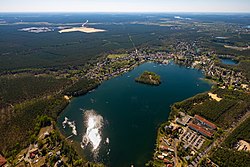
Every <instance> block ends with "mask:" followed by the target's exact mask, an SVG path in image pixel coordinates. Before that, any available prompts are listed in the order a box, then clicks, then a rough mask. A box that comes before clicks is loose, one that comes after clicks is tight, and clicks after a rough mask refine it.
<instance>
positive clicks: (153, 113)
mask: <svg viewBox="0 0 250 167" xmlns="http://www.w3.org/2000/svg"><path fill="white" fill-rule="evenodd" d="M145 70H148V71H153V72H156V73H157V74H159V75H160V76H161V80H162V84H161V85H160V86H150V85H144V84H140V83H137V82H135V81H134V79H135V78H136V77H137V76H139V75H140V74H141V73H142V72H143V71H145ZM200 78H203V74H202V73H201V72H200V71H198V70H195V69H187V68H185V67H180V66H178V65H175V64H172V63H171V64H169V65H159V64H155V63H145V64H143V65H140V66H139V67H137V68H135V69H134V70H133V71H131V72H128V73H126V74H124V75H122V76H119V77H116V78H114V79H111V80H108V81H105V82H104V83H103V84H101V85H100V86H99V87H98V88H97V89H96V90H95V91H93V92H91V93H88V94H87V95H84V96H81V97H77V98H74V99H73V100H72V102H71V103H70V104H69V106H68V107H67V108H66V109H65V111H64V112H63V113H62V114H61V115H60V117H59V119H58V123H59V127H60V129H61V130H62V132H63V133H64V134H65V135H66V136H69V135H71V130H70V129H69V128H66V129H62V126H61V123H62V121H63V120H64V117H65V116H66V117H68V118H69V119H71V120H75V121H76V124H77V131H78V136H75V137H73V138H72V139H73V140H74V141H76V142H80V141H81V138H82V135H83V133H84V132H85V131H86V127H85V126H84V124H83V111H82V110H81V109H85V110H89V109H94V110H95V111H96V113H97V114H100V115H101V116H102V117H103V118H104V120H105V121H104V122H105V125H104V127H103V129H102V138H103V139H102V142H101V145H100V150H99V154H98V155H99V156H98V157H97V158H93V154H92V153H91V151H90V148H87V149H85V150H83V152H84V153H85V155H87V158H88V159H89V160H95V161H98V162H103V163H105V164H106V165H107V166H113V167H117V166H119V167H123V166H124V167H125V166H126V167H128V166H130V165H131V164H134V165H135V166H136V167H137V166H144V164H145V163H146V162H147V161H148V160H150V159H151V158H152V154H153V151H154V146H155V141H156V132H157V128H158V127H159V125H160V124H161V123H163V122H164V121H166V120H167V119H168V115H169V112H170V105H171V104H173V103H174V102H177V101H181V100H184V99H186V98H188V97H191V96H193V95H195V94H197V93H200V92H204V91H207V90H209V89H210V88H211V85H209V84H208V83H207V82H204V81H202V80H201V79H200ZM107 137H108V138H109V139H110V143H109V144H105V139H106V138H107ZM109 149H110V154H109V153H108V152H109V151H108V150H109Z"/></svg>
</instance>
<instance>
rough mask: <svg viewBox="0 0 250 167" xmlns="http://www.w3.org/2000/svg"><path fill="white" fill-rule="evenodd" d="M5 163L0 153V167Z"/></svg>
mask: <svg viewBox="0 0 250 167" xmlns="http://www.w3.org/2000/svg"><path fill="white" fill-rule="evenodd" d="M6 163H7V160H6V159H5V158H4V157H2V156H1V155H0V167H2V166H4V165H5V164H6Z"/></svg>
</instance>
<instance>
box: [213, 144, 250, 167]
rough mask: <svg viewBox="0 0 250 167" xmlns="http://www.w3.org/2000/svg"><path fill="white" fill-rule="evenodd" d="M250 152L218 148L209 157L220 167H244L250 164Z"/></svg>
mask: <svg viewBox="0 0 250 167" xmlns="http://www.w3.org/2000/svg"><path fill="white" fill-rule="evenodd" d="M249 157H250V153H248V152H245V151H235V150H230V149H226V148H218V149H217V150H216V151H215V152H214V153H213V154H212V157H211V160H212V161H213V162H215V163H216V164H217V165H219V166H220V167H229V166H230V167H246V166H250V161H249Z"/></svg>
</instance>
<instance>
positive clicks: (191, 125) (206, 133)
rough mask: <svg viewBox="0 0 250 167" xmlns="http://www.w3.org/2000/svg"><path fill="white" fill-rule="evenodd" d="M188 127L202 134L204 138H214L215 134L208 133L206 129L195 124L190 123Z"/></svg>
mask: <svg viewBox="0 0 250 167" xmlns="http://www.w3.org/2000/svg"><path fill="white" fill-rule="evenodd" d="M188 127H189V128H190V129H192V130H194V131H196V132H198V133H200V134H202V135H203V136H206V137H209V138H211V137H212V136H213V134H212V133H211V132H209V131H207V130H206V129H204V128H203V127H201V126H199V125H196V124H193V123H189V124H188Z"/></svg>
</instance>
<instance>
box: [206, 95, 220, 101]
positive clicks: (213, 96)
mask: <svg viewBox="0 0 250 167" xmlns="http://www.w3.org/2000/svg"><path fill="white" fill-rule="evenodd" d="M208 96H210V97H211V98H212V99H214V100H216V101H218V102H219V101H221V100H222V98H219V97H218V96H217V94H213V93H208Z"/></svg>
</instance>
